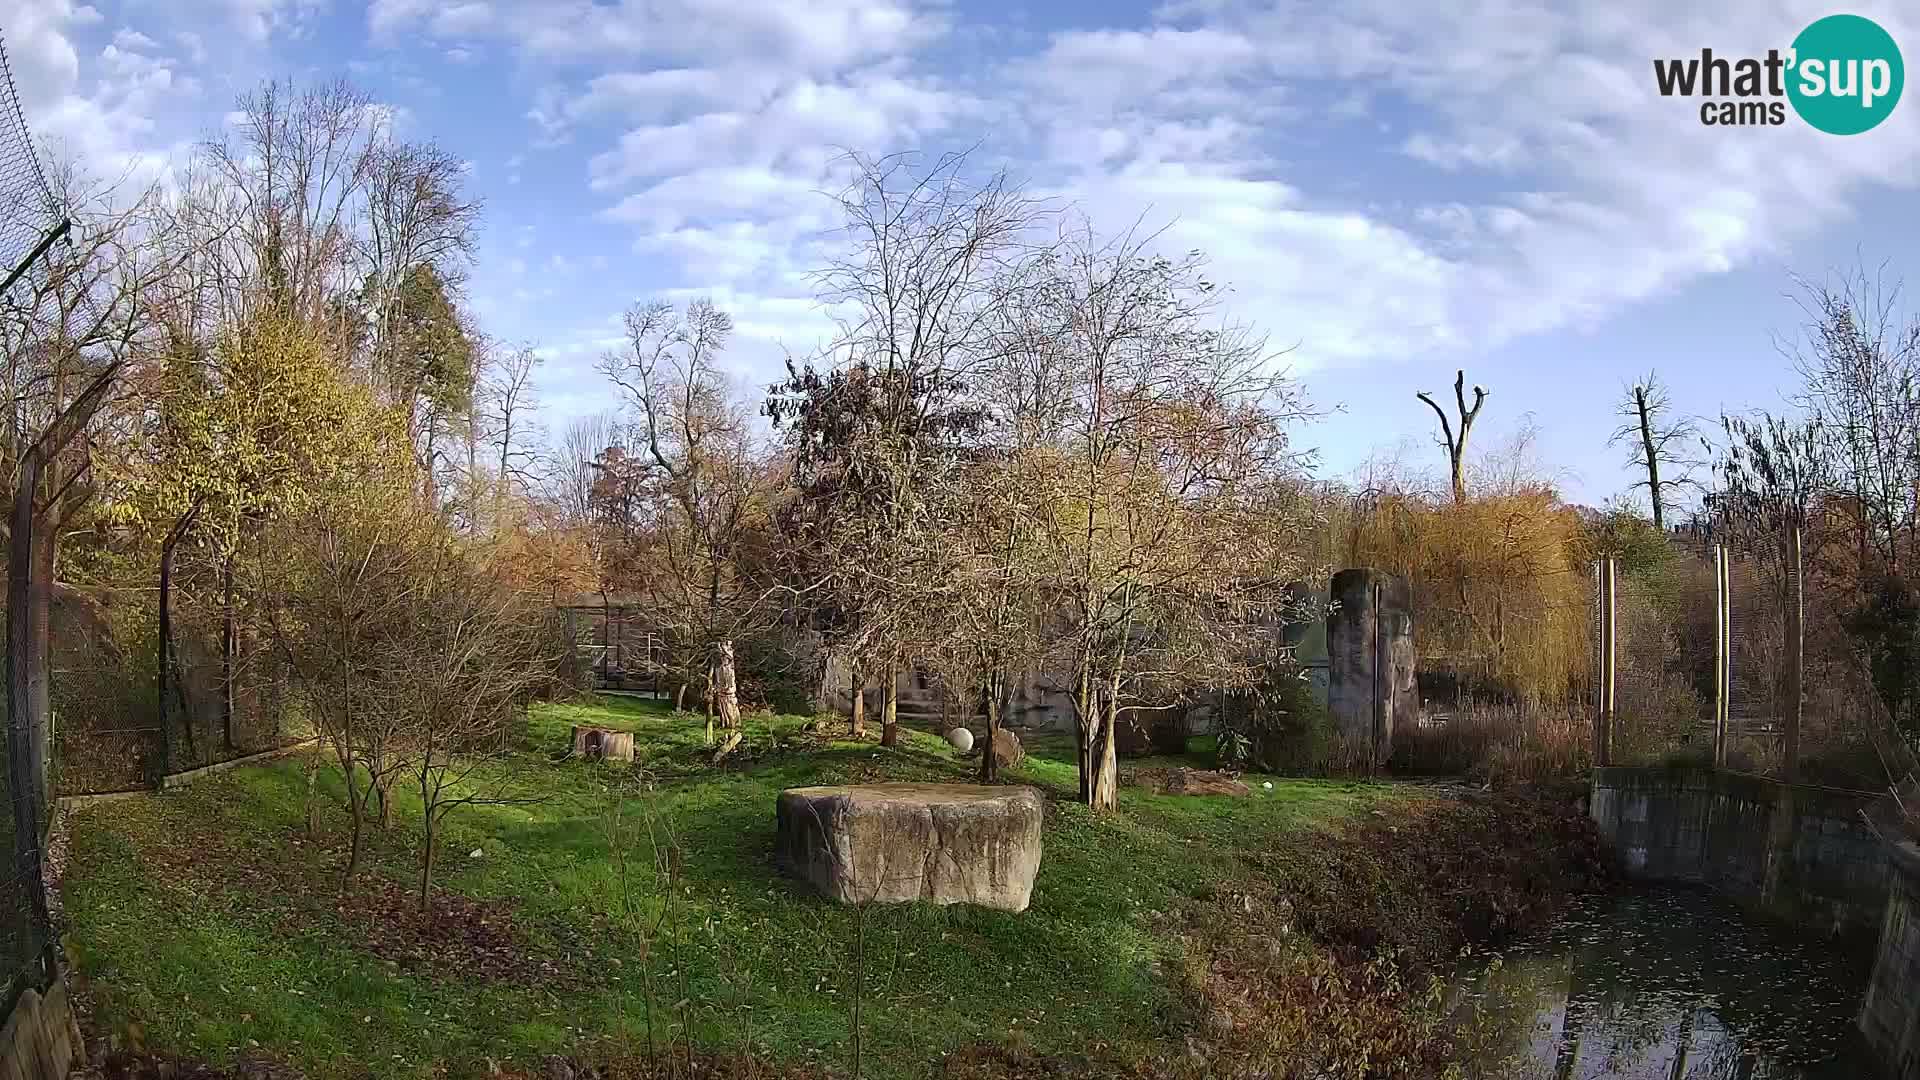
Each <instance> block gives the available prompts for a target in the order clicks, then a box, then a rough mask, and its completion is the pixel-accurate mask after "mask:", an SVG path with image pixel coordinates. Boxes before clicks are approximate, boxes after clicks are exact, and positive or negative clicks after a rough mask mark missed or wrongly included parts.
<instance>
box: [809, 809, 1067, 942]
mask: <svg viewBox="0 0 1920 1080" xmlns="http://www.w3.org/2000/svg"><path fill="white" fill-rule="evenodd" d="M777 809H778V813H777V817H778V835H777V836H776V838H775V841H774V850H775V855H776V858H777V859H778V862H779V864H780V867H781V868H782V869H783V870H785V871H786V872H787V873H789V874H792V875H793V876H795V877H798V878H801V879H803V880H805V881H807V882H808V883H809V884H811V885H812V886H813V887H814V888H816V889H819V890H820V891H821V892H823V893H825V894H826V895H828V896H830V897H832V898H833V899H835V900H839V901H841V902H842V903H849V904H865V903H903V902H907V901H913V900H926V901H930V902H932V903H935V904H979V905H981V906H983V907H990V908H999V909H1000V910H1002V911H1025V910H1026V909H1027V902H1028V900H1029V898H1030V897H1031V896H1032V893H1033V877H1034V874H1036V873H1037V872H1038V871H1039V869H1040V822H1041V817H1042V814H1043V808H1042V803H1041V799H1040V793H1039V792H1037V791H1035V790H1034V789H1033V788H1029V787H983V786H978V785H973V784H865V785H855V786H846V787H809V788H793V789H791V790H788V791H783V792H781V793H780V802H779V805H778V808H777Z"/></svg>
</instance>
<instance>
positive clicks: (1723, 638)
mask: <svg viewBox="0 0 1920 1080" xmlns="http://www.w3.org/2000/svg"><path fill="white" fill-rule="evenodd" d="M1730 610H1731V605H1730V604H1729V603H1728V601H1727V548H1726V545H1725V544H1715V545H1714V546H1713V764H1714V767H1715V768H1725V767H1726V764H1727V693H1728V691H1729V690H1730V689H1731V686H1730V682H1729V680H1728V677H1727V672H1728V652H1729V646H1730V645H1731V643H1730V642H1729V641H1728V640H1727V637H1728V633H1729V631H1730V630H1731V622H1732V620H1731V619H1730V618H1729V617H1728V613H1729V611H1730Z"/></svg>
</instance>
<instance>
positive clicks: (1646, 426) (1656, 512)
mask: <svg viewBox="0 0 1920 1080" xmlns="http://www.w3.org/2000/svg"><path fill="white" fill-rule="evenodd" d="M1633 406H1634V410H1635V411H1636V412H1638V413H1639V414H1640V452H1641V453H1642V454H1644V455H1646V458H1647V497H1648V498H1649V499H1650V500H1651V501H1652V502H1653V527H1654V528H1655V529H1658V530H1660V531H1661V532H1662V533H1664V532H1666V530H1667V526H1666V518H1665V516H1664V514H1663V511H1664V509H1665V508H1664V507H1663V506H1662V501H1663V500H1662V499H1661V498H1660V451H1659V448H1658V447H1657V446H1656V445H1655V444H1654V441H1653V418H1652V417H1651V416H1649V415H1648V414H1647V388H1646V387H1644V386H1636V387H1634V388H1633Z"/></svg>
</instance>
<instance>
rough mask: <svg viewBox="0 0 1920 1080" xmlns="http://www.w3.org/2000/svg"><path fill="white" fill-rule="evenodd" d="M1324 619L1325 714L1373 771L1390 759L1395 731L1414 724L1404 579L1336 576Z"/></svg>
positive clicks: (1351, 573)
mask: <svg viewBox="0 0 1920 1080" xmlns="http://www.w3.org/2000/svg"><path fill="white" fill-rule="evenodd" d="M1332 593H1333V595H1332V600H1333V604H1334V609H1333V611H1332V612H1331V613H1330V614H1329V615H1328V616H1327V711H1328V713H1329V714H1330V715H1331V716H1332V717H1333V722H1334V726H1335V728H1337V729H1338V730H1339V732H1340V734H1341V736H1342V737H1343V738H1344V739H1346V740H1347V742H1348V743H1349V744H1351V745H1354V746H1360V747H1366V748H1368V753H1369V754H1370V758H1371V760H1372V762H1373V763H1374V764H1381V763H1384V762H1385V761H1386V760H1387V758H1388V757H1389V756H1390V755H1391V754H1392V753H1393V731H1394V728H1395V727H1411V726H1412V725H1413V724H1415V723H1417V722H1418V719H1419V710H1420V693H1419V689H1418V687H1417V686H1416V685H1415V683H1414V664H1415V655H1414V650H1413V600H1412V590H1411V589H1409V588H1408V586H1407V582H1406V579H1404V578H1400V577H1396V576H1394V575H1392V574H1388V573H1385V572H1383V571H1379V570H1369V569H1353V570H1342V571H1340V572H1339V573H1337V574H1335V575H1333V590H1332Z"/></svg>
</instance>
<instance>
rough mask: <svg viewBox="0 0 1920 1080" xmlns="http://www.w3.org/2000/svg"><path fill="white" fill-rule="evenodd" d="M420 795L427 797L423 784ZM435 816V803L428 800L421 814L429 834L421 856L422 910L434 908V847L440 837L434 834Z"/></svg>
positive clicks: (423, 824)
mask: <svg viewBox="0 0 1920 1080" xmlns="http://www.w3.org/2000/svg"><path fill="white" fill-rule="evenodd" d="M420 797H421V798H422V799H426V798H427V792H426V790H425V787H424V785H422V790H421V792H420ZM433 816H434V815H433V803H432V802H428V803H427V810H426V813H425V814H423V815H421V821H422V826H423V827H424V828H425V829H426V834H427V836H426V839H427V850H426V852H425V853H424V854H422V855H421V856H420V910H421V911H422V912H426V911H429V910H431V909H432V898H433V854H434V848H435V847H436V846H437V843H436V842H437V841H438V839H439V837H437V836H435V835H434V828H433Z"/></svg>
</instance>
